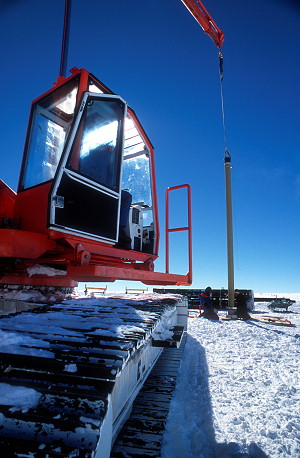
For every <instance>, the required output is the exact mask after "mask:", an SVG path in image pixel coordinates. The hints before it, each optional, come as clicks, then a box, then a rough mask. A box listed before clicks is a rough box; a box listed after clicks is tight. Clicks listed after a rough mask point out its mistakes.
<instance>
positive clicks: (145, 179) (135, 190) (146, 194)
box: [122, 154, 152, 207]
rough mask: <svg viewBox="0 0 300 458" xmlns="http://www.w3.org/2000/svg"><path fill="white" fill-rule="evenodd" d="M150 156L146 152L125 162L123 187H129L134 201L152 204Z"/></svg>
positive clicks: (147, 204) (149, 205)
mask: <svg viewBox="0 0 300 458" xmlns="http://www.w3.org/2000/svg"><path fill="white" fill-rule="evenodd" d="M150 180H151V177H150V164H149V158H148V156H146V155H145V154H143V155H142V156H138V157H133V158H131V159H127V160H126V161H124V162H123V181H122V189H128V190H129V192H130V193H131V195H132V201H133V202H141V203H142V205H146V206H148V207H151V206H152V197H151V183H150Z"/></svg>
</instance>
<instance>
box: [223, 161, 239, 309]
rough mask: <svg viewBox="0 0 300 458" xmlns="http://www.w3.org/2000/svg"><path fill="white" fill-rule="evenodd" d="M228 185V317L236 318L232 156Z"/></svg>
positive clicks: (228, 167) (229, 162)
mask: <svg viewBox="0 0 300 458" xmlns="http://www.w3.org/2000/svg"><path fill="white" fill-rule="evenodd" d="M224 166H225V186H226V219H227V263H228V307H227V309H228V317H230V318H236V308H235V306H234V263H233V231H232V198H231V157H230V156H227V155H226V156H225V159H224Z"/></svg>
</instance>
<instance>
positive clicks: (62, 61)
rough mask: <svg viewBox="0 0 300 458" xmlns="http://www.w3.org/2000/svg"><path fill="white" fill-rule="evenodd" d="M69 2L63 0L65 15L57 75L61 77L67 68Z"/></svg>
mask: <svg viewBox="0 0 300 458" xmlns="http://www.w3.org/2000/svg"><path fill="white" fill-rule="evenodd" d="M71 4H72V0H65V16H64V27H63V36H62V43H61V57H60V68H59V76H60V77H63V78H65V77H66V68H67V61H68V50H69V35H70V18H71Z"/></svg>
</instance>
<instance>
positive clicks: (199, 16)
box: [181, 0, 224, 48]
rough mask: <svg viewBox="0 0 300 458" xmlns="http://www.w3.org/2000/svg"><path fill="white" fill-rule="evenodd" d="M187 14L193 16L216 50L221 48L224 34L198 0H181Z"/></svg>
mask: <svg viewBox="0 0 300 458" xmlns="http://www.w3.org/2000/svg"><path fill="white" fill-rule="evenodd" d="M181 1H182V3H183V4H184V5H185V6H186V8H187V9H188V10H189V12H190V13H191V14H192V15H193V16H194V18H195V19H196V21H197V22H198V24H200V25H201V27H202V29H203V30H204V32H205V33H207V34H208V35H209V36H210V38H211V39H212V40H213V42H214V43H215V45H216V46H217V47H218V48H221V46H222V44H223V41H224V32H223V31H222V30H221V29H219V27H218V26H217V24H216V23H215V21H214V20H213V18H212V17H211V15H210V14H209V12H208V11H207V9H206V8H205V6H204V5H203V4H202V2H200V0H181Z"/></svg>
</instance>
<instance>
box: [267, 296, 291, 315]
mask: <svg viewBox="0 0 300 458" xmlns="http://www.w3.org/2000/svg"><path fill="white" fill-rule="evenodd" d="M293 303H294V301H292V300H291V299H285V298H284V297H283V298H282V299H275V300H274V301H272V302H270V303H269V304H268V307H269V309H272V310H276V309H277V310H285V311H286V312H287V311H288V308H289V307H290V306H291V305H292V304H293Z"/></svg>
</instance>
